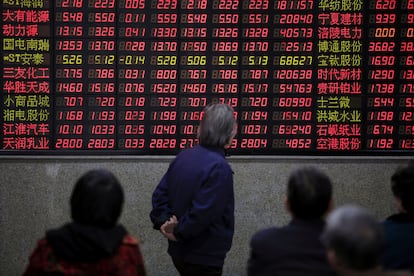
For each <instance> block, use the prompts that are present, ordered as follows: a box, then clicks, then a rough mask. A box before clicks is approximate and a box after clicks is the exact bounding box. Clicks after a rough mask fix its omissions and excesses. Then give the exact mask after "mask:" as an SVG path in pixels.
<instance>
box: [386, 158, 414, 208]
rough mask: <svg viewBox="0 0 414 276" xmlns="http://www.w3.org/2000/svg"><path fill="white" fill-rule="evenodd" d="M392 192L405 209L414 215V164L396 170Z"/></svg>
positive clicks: (392, 179)
mask: <svg viewBox="0 0 414 276" xmlns="http://www.w3.org/2000/svg"><path fill="white" fill-rule="evenodd" d="M391 190H392V193H393V194H394V196H395V197H397V198H399V199H400V200H401V203H402V206H403V207H404V209H405V210H406V211H407V212H408V213H410V214H414V164H412V163H410V164H409V165H408V166H406V167H404V168H400V169H397V170H396V172H395V173H394V174H393V175H392V177H391Z"/></svg>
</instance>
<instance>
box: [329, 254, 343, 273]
mask: <svg viewBox="0 0 414 276" xmlns="http://www.w3.org/2000/svg"><path fill="white" fill-rule="evenodd" d="M326 258H327V259H328V263H329V264H330V265H331V267H332V268H333V269H334V270H336V271H337V270H340V269H341V268H342V267H343V264H342V262H341V260H340V259H338V256H337V255H336V253H335V251H333V250H332V249H327V250H326Z"/></svg>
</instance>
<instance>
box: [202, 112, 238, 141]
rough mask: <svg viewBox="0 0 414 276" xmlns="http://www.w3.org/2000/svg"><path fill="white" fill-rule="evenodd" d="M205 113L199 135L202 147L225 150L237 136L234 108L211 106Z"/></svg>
mask: <svg viewBox="0 0 414 276" xmlns="http://www.w3.org/2000/svg"><path fill="white" fill-rule="evenodd" d="M203 112H204V115H203V119H202V120H201V123H200V129H199V133H198V138H199V143H200V145H202V146H206V147H219V148H224V147H225V146H226V145H227V144H228V143H229V142H230V140H231V138H233V137H234V135H235V129H236V120H235V118H234V110H233V108H232V107H230V106H229V105H227V104H210V105H208V106H206V107H205V108H204V111H203Z"/></svg>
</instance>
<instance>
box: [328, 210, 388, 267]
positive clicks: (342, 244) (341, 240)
mask: <svg viewBox="0 0 414 276" xmlns="http://www.w3.org/2000/svg"><path fill="white" fill-rule="evenodd" d="M322 241H323V243H324V244H325V245H326V247H327V248H328V249H330V250H333V251H334V252H335V254H336V256H337V258H338V259H339V260H340V261H342V262H343V263H344V264H345V265H346V266H348V267H349V268H351V269H353V270H359V271H361V270H366V269H372V268H375V267H376V266H378V265H379V264H380V260H381V256H382V253H383V245H384V233H383V229H382V227H381V224H380V223H379V222H378V220H377V219H376V218H375V217H374V215H373V214H372V213H371V212H370V211H369V210H367V209H365V208H363V207H361V206H358V205H344V206H342V207H339V208H337V209H335V210H334V211H333V212H332V213H331V214H330V215H329V216H328V218H327V222H326V227H325V230H324V233H323V234H322Z"/></svg>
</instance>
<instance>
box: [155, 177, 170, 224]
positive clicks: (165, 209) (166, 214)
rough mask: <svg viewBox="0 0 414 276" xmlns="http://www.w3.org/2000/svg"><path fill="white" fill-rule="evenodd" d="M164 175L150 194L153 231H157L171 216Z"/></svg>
mask: <svg viewBox="0 0 414 276" xmlns="http://www.w3.org/2000/svg"><path fill="white" fill-rule="evenodd" d="M167 174H168V173H166V174H165V175H164V176H163V178H162V179H161V181H160V183H159V184H158V186H157V187H156V188H155V190H154V192H153V194H152V210H151V212H150V218H151V221H152V223H153V227H154V229H157V230H159V229H160V227H161V225H163V224H164V222H166V221H167V220H168V219H169V218H170V217H171V216H172V215H173V214H172V212H171V209H170V207H169V205H168V184H167Z"/></svg>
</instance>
